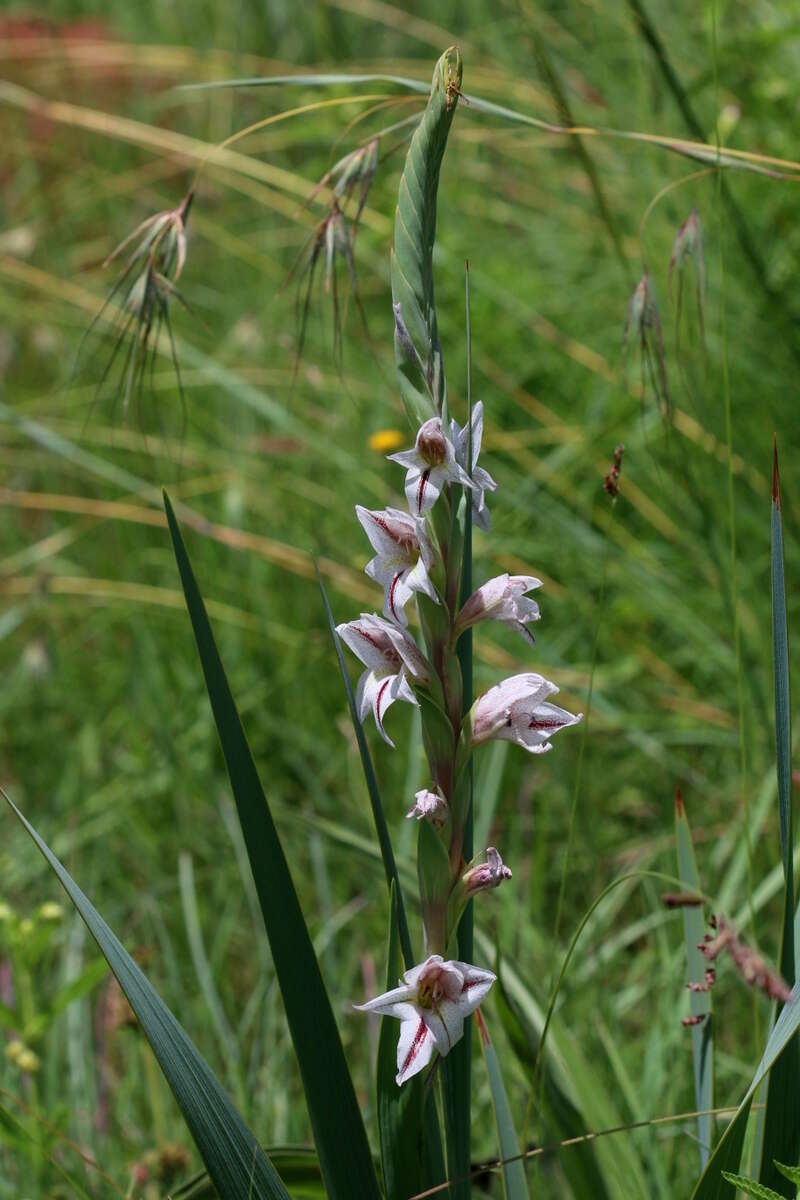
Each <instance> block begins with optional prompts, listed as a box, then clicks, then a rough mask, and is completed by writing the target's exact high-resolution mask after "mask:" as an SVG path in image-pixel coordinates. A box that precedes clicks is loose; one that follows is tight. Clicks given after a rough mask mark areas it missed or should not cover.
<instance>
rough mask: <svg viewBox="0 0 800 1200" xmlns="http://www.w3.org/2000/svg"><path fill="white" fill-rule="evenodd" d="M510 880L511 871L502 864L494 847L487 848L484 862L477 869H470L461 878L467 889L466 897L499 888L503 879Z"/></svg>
mask: <svg viewBox="0 0 800 1200" xmlns="http://www.w3.org/2000/svg"><path fill="white" fill-rule="evenodd" d="M510 878H511V871H510V869H509V868H508V867H507V866H506V865H505V863H504V862H503V860H502V858H501V857H500V855H499V853H498V851H497V850H496V849H495V848H494V846H488V847H487V849H486V862H485V863H479V864H478V866H477V867H472V868H471V869H470V870H469V871H467V872H466V874H465V875H464V876H463V882H464V884H465V886H466V889H467V895H468V896H472V895H474V894H475V892H482V891H485V890H486V889H487V888H496V887H499V886H500V884H501V883H502V882H503V880H504V879H510Z"/></svg>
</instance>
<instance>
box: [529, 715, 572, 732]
mask: <svg viewBox="0 0 800 1200" xmlns="http://www.w3.org/2000/svg"><path fill="white" fill-rule="evenodd" d="M565 724H566V721H562V720H561V718H560V717H537V716H536V715H534V716H532V717H531V721H530V724H529V725H528V729H563V728H564V726H565Z"/></svg>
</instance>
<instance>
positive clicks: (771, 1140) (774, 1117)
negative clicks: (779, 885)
mask: <svg viewBox="0 0 800 1200" xmlns="http://www.w3.org/2000/svg"><path fill="white" fill-rule="evenodd" d="M771 542H772V547H771V557H772V654H773V671H774V678H775V750H776V761H777V768H778V803H779V806H780V826H781V856H782V858H783V870H784V897H783V930H782V933H781V954H780V970H781V974H782V975H783V977H784V979H786V981H787V982H788V983H789V984H793V983H794V980H795V961H794V860H793V853H794V830H793V820H792V796H791V779H792V763H791V742H792V730H791V709H790V697H789V643H788V633H787V624H786V581H785V577H784V564H783V519H782V514H781V493H780V478H779V475H778V448H777V444H776V445H775V448H774V454H773V472H772V538H771ZM777 1011H778V1010H777V1009H776V1012H777ZM799 1076H800V1047H799V1046H798V1041H797V1038H796V1037H792V1038H790V1039H789V1041H788V1043H787V1045H786V1047H785V1049H784V1050H783V1052H782V1054H781V1055H780V1057H779V1059H778V1060H777V1062H776V1063H775V1066H774V1067H773V1068H772V1070H771V1071H770V1075H769V1079H768V1080H767V1097H766V1108H765V1111H764V1140H763V1143H762V1149H761V1171H760V1173H759V1180H760V1182H761V1183H762V1184H765V1185H766V1186H767V1187H770V1188H773V1189H774V1190H775V1191H777V1192H778V1193H779V1194H780V1195H783V1196H790V1197H791V1196H793V1195H794V1192H795V1189H794V1187H793V1186H792V1184H791V1183H790V1182H789V1181H788V1180H787V1179H786V1177H785V1176H783V1175H781V1173H780V1171H778V1169H777V1167H776V1166H775V1159H778V1160H779V1161H780V1162H797V1161H798V1159H800V1106H798V1104H797V1080H798V1077H799Z"/></svg>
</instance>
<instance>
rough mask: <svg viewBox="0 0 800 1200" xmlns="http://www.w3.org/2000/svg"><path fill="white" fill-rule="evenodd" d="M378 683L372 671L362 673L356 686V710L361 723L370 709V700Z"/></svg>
mask: <svg viewBox="0 0 800 1200" xmlns="http://www.w3.org/2000/svg"><path fill="white" fill-rule="evenodd" d="M377 686H378V681H377V679H376V678H375V675H374V674H373V672H372V671H364V673H363V675H362V676H361V678H360V679H359V681H358V684H357V686H356V709H357V711H358V719H359V721H363V720H364V718H365V717H366V715H367V713H368V712H369V710H370V709H371V708H372V699H373V696H374V695H375V690H376V688H377Z"/></svg>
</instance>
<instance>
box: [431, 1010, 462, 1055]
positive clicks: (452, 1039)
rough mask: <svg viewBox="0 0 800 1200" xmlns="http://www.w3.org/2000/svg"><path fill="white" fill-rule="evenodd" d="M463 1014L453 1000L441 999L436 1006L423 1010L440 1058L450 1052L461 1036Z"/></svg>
mask: <svg viewBox="0 0 800 1200" xmlns="http://www.w3.org/2000/svg"><path fill="white" fill-rule="evenodd" d="M470 1011H472V1010H471V1009H470ZM464 1016H465V1014H464V1012H462V1010H461V1008H460V1006H459V1004H458V1003H457V1002H456V1001H454V1000H441V1001H440V1002H439V1004H438V1005H437V1006H436V1008H431V1009H428V1010H427V1011H426V1012H425V1023H426V1025H427V1026H428V1028H429V1029H430V1031H431V1034H432V1036H433V1041H434V1043H435V1045H436V1049H437V1050H438V1051H439V1053H440V1054H441V1056H442V1058H444V1056H445V1055H446V1054H449V1053H450V1051H451V1050H452V1049H453V1046H455V1044H456V1042H457V1041H459V1040H460V1039H461V1037H462V1036H463V1034H464Z"/></svg>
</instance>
